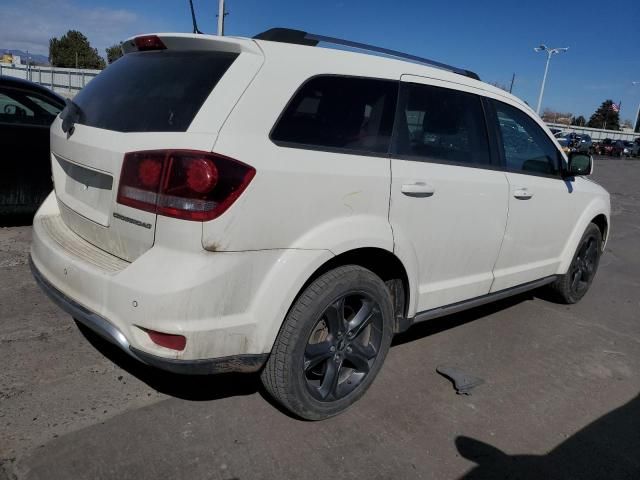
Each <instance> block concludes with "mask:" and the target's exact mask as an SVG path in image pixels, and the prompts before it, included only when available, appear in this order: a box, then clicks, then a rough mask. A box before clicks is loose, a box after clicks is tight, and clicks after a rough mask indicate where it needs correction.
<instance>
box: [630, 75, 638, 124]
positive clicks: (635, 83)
mask: <svg viewBox="0 0 640 480" xmlns="http://www.w3.org/2000/svg"><path fill="white" fill-rule="evenodd" d="M631 84H632V85H640V82H631ZM634 120H635V121H634V124H633V131H634V132H640V103H638V111H637V112H636V118H635V119H634Z"/></svg>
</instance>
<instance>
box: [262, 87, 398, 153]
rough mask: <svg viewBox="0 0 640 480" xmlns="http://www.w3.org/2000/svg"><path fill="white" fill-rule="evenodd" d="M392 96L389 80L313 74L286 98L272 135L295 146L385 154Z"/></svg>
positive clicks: (392, 110)
mask: <svg viewBox="0 0 640 480" xmlns="http://www.w3.org/2000/svg"><path fill="white" fill-rule="evenodd" d="M397 95H398V83H397V82H395V81H392V80H378V79H371V78H359V77H342V76H334V75H326V76H319V77H314V78H312V79H311V80H309V81H307V83H305V84H304V85H303V86H302V87H301V88H300V89H299V90H298V92H297V93H296V94H295V95H294V97H293V98H292V99H291V101H290V102H289V104H288V105H287V107H286V108H285V111H284V112H283V114H282V115H281V117H280V119H279V120H278V122H277V124H276V125H275V127H274V128H273V130H272V132H271V140H273V141H274V142H275V143H276V144H282V145H284V146H288V147H294V148H312V149H321V150H338V151H342V150H344V151H345V153H349V152H356V153H386V152H387V151H388V150H389V145H390V142H391V133H392V130H393V117H394V113H395V108H396V99H397Z"/></svg>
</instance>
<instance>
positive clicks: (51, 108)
mask: <svg viewBox="0 0 640 480" xmlns="http://www.w3.org/2000/svg"><path fill="white" fill-rule="evenodd" d="M27 98H28V99H29V100H31V101H32V102H33V103H35V104H36V105H38V106H39V107H40V108H41V109H42V110H44V111H45V112H47V113H48V114H49V115H51V116H52V117H56V116H57V115H58V114H59V113H60V112H61V111H62V108H64V107H62V108H61V107H59V106H57V105H54V104H53V103H51V102H49V101H47V100H45V99H44V98H41V97H36V96H34V95H27Z"/></svg>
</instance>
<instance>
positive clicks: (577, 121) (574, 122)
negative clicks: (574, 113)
mask: <svg viewBox="0 0 640 480" xmlns="http://www.w3.org/2000/svg"><path fill="white" fill-rule="evenodd" d="M586 124H587V119H586V118H584V117H583V116H582V115H580V116H578V117H573V119H572V120H571V125H577V126H578V127H584V126H585V125H586Z"/></svg>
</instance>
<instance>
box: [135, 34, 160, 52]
mask: <svg viewBox="0 0 640 480" xmlns="http://www.w3.org/2000/svg"><path fill="white" fill-rule="evenodd" d="M133 42H134V43H135V44H136V48H137V49H138V51H139V52H146V51H148V50H166V48H167V47H166V46H165V44H164V43H162V40H160V37H158V36H157V35H143V36H141V37H136V38H134V39H133Z"/></svg>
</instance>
